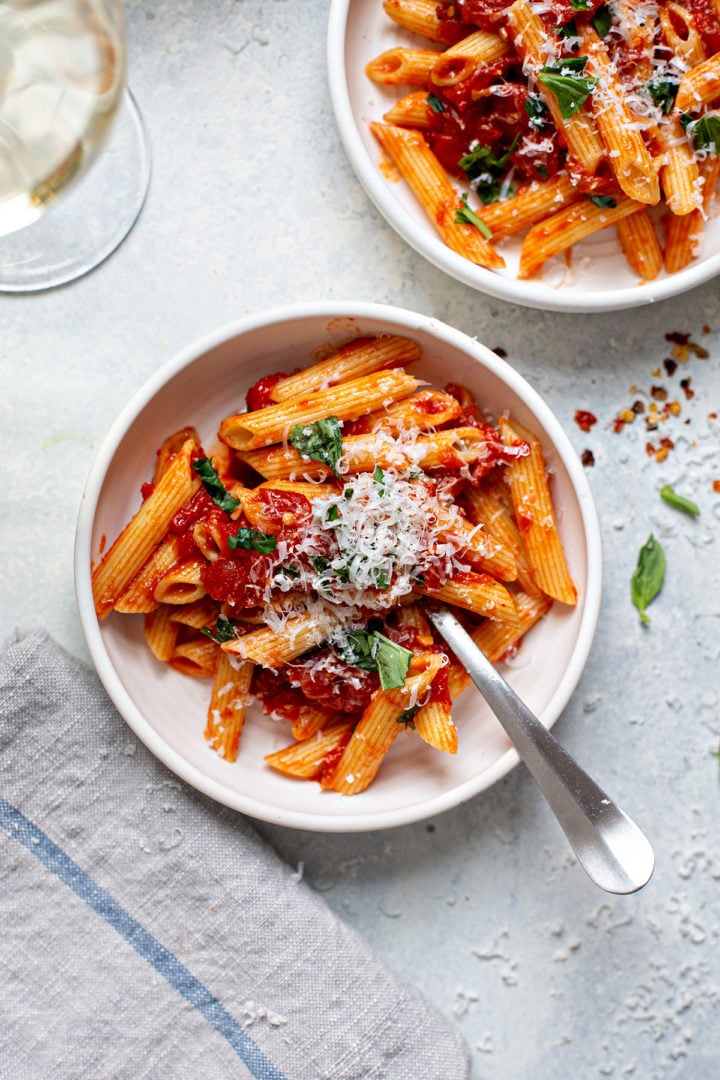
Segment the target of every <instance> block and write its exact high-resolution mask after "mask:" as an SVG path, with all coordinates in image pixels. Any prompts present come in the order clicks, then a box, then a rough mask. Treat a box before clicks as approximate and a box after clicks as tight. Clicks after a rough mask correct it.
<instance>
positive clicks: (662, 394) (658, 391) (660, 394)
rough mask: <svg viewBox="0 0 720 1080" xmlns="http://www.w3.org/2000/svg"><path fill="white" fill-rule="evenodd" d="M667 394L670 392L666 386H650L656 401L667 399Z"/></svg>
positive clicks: (651, 393) (651, 394) (651, 395)
mask: <svg viewBox="0 0 720 1080" xmlns="http://www.w3.org/2000/svg"><path fill="white" fill-rule="evenodd" d="M667 396H668V392H667V390H666V389H665V387H664V386H651V387H650V397H652V398H654V399H655V401H665V400H667Z"/></svg>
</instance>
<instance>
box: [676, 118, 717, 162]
mask: <svg viewBox="0 0 720 1080" xmlns="http://www.w3.org/2000/svg"><path fill="white" fill-rule="evenodd" d="M682 119H683V118H682V117H681V123H682ZM684 127H685V130H686V131H687V133H688V135H689V136H690V137H691V139H692V141H693V142H694V143H695V148H696V149H697V150H715V153H716V154H720V116H701V117H700V119H699V120H692V119H688V120H687V121H686V123H685V125H684Z"/></svg>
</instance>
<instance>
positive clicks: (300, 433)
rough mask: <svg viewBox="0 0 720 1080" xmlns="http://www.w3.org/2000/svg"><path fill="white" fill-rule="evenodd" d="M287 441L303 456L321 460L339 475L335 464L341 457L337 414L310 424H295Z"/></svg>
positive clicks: (340, 436) (340, 439)
mask: <svg viewBox="0 0 720 1080" xmlns="http://www.w3.org/2000/svg"><path fill="white" fill-rule="evenodd" d="M289 441H290V442H291V443H292V445H293V446H294V447H295V449H296V450H297V452H298V453H299V454H302V456H303V457H309V458H312V459H313V461H321V462H322V463H323V464H324V465H329V467H330V468H331V469H332V471H333V472H334V473H335V475H336V476H338V475H339V474H338V471H337V466H338V462H339V461H340V458H341V457H342V435H341V433H340V421H339V420H338V418H337V416H328V417H326V418H325V419H324V420H315V421H314V422H313V423H312V424H295V426H294V427H293V428H292V429H291V431H290V435H289Z"/></svg>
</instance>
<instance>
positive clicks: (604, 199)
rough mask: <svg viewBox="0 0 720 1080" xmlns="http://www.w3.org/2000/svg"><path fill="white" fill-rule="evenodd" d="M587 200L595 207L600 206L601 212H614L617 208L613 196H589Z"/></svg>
mask: <svg viewBox="0 0 720 1080" xmlns="http://www.w3.org/2000/svg"><path fill="white" fill-rule="evenodd" d="M587 198H588V199H589V200H590V202H591V203H594V204H595V206H599V207H600V209H601V210H614V209H615V207H616V206H617V203H616V202H615V199H613V197H612V195H588V196H587Z"/></svg>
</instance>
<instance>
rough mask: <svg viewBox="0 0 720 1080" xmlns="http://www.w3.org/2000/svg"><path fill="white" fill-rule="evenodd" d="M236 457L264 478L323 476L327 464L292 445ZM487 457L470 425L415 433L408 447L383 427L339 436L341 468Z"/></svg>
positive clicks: (457, 463)
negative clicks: (309, 458)
mask: <svg viewBox="0 0 720 1080" xmlns="http://www.w3.org/2000/svg"><path fill="white" fill-rule="evenodd" d="M240 457H241V458H242V460H243V461H245V462H246V463H247V464H248V465H250V466H251V467H252V468H253V469H255V470H256V471H257V472H258V473H260V475H261V476H265V477H267V479H268V481H270V480H273V479H276V478H285V479H287V478H295V477H298V478H300V477H310V478H312V477H325V476H328V475H329V474H330V468H329V466H327V465H324V464H323V463H322V462H320V461H304V460H303V459H302V457H301V456H300V454H298V452H297V451H296V450H294V449H293V448H292V447H287V449H286V448H285V447H282V446H278V447H272V448H271V449H269V450H250V451H247V452H245V453H241V454H240ZM489 457H490V451H489V449H488V444H487V439H486V437H485V435H484V434H483V432H482V431H480V430H479V429H478V428H473V427H460V428H449V429H448V430H447V431H435V432H432V433H429V434H423V435H418V436H417V438H416V439H415V440H414V441H413V445H412V448H408V447H405V446H403V444H402V442H396V441H395V440H394V439H392V438H391V437H390V436H389V435H387V434H386V433H385V432H384V431H379V432H376V433H374V434H373V435H348V436H347V438H344V439H343V456H342V459H341V465H340V467H341V469H342V470H343V472H349V473H354V472H372V471H373V469H374V468H375V466H376V465H378V464H379V465H381V466H383V467H384V468H397V469H407V468H411V467H412V466H413V465H416V466H419V467H420V468H422V469H440V468H444V469H458V470H461V469H463V468H464V467H465V466H468V465H475V464H481V463H482V462H483V461H485V460H486V459H487V458H489Z"/></svg>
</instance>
